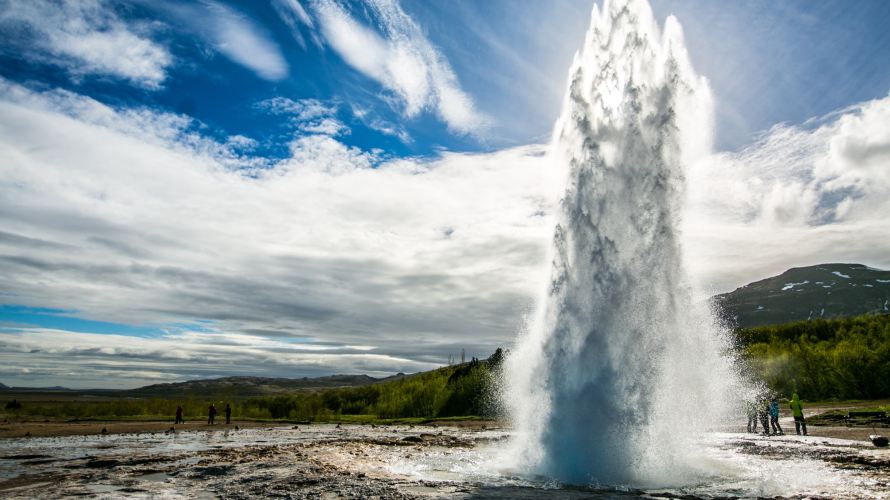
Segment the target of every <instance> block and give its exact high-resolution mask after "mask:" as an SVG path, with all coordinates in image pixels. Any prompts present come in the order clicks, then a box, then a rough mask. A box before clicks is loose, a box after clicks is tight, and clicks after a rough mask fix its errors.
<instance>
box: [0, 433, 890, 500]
mask: <svg viewBox="0 0 890 500" xmlns="http://www.w3.org/2000/svg"><path fill="white" fill-rule="evenodd" d="M168 429H169V425H168ZM509 439H510V431H509V429H505V428H501V427H494V428H492V427H490V426H489V427H488V428H482V427H481V426H477V427H469V426H465V427H462V428H458V427H433V426H426V427H420V426H418V427H416V428H412V427H409V426H397V427H392V426H390V427H381V426H374V427H372V426H352V425H350V426H342V428H337V427H336V426H334V425H330V424H327V425H308V426H287V427H281V426H279V427H252V428H241V429H239V430H235V429H234V428H233V427H231V426H229V427H226V428H223V427H222V426H216V427H215V428H209V427H196V428H192V429H188V426H186V430H177V431H174V432H169V431H167V432H162V431H151V432H131V433H127V432H124V433H119V434H106V435H102V434H94V435H85V436H56V437H28V438H14V439H3V440H2V442H0V498H10V499H13V498H23V499H24V498H28V499H30V498H36V499H54V498H125V499H139V498H170V499H174V498H194V499H216V498H219V499H249V498H257V499H259V498H263V499H266V498H281V499H302V498H311V499H316V498H317V499H333V498H372V499H373V498H376V499H406V498H412V499H413V498H459V499H485V498H528V499H536V498H557V499H574V498H690V499H691V498H758V497H760V498H764V497H766V498H776V497H779V498H890V449H877V448H874V447H872V446H871V445H870V443H866V442H863V441H852V440H847V439H837V438H830V437H797V436H781V437H762V436H755V435H749V434H739V433H724V434H713V435H710V436H708V438H707V439H708V440H709V441H708V443H709V445H708V447H707V449H708V450H709V451H708V452H707V453H706V454H705V455H706V456H702V457H701V460H702V461H703V462H707V463H708V464H709V465H708V468H709V470H712V471H716V472H715V473H714V475H713V477H704V476H703V478H702V479H701V480H700V481H698V482H696V483H695V484H691V485H688V486H686V487H684V488H676V489H671V490H667V489H658V490H636V489H631V488H625V489H614V488H611V489H609V488H604V489H595V488H588V487H581V488H578V487H570V486H566V485H559V484H555V483H553V482H552V481H548V480H547V479H546V478H527V477H520V476H516V475H513V474H511V473H509V472H508V471H503V470H498V469H497V456H498V450H499V449H500V448H501V447H503V446H504V444H505V443H506V442H507V441H509Z"/></svg>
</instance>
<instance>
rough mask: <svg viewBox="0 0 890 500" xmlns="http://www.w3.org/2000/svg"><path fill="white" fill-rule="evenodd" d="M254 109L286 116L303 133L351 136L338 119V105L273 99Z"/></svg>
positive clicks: (279, 98)
mask: <svg viewBox="0 0 890 500" xmlns="http://www.w3.org/2000/svg"><path fill="white" fill-rule="evenodd" d="M253 107H254V109H257V110H259V111H263V112H266V113H269V114H273V115H286V116H289V118H290V123H291V124H292V125H293V126H294V127H295V128H297V129H298V130H300V131H302V132H307V133H310V134H325V135H330V136H337V135H342V134H349V133H350V129H349V127H347V126H346V124H344V123H343V122H341V121H340V120H339V119H338V118H337V106H336V104H332V105H326V104H324V103H322V102H321V101H318V100H316V99H301V100H299V101H294V100H291V99H288V98H286V97H280V96H279V97H273V98H271V99H266V100H264V101H260V102H258V103H256V104H254V106H253Z"/></svg>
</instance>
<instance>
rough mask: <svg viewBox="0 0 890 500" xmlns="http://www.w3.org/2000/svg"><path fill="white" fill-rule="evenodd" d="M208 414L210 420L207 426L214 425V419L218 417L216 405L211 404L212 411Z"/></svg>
mask: <svg viewBox="0 0 890 500" xmlns="http://www.w3.org/2000/svg"><path fill="white" fill-rule="evenodd" d="M208 413H209V414H210V418H208V419H207V425H213V417H215V416H216V405H214V404H212V403H211V404H210V411H209V412H208Z"/></svg>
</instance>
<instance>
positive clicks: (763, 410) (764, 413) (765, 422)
mask: <svg viewBox="0 0 890 500" xmlns="http://www.w3.org/2000/svg"><path fill="white" fill-rule="evenodd" d="M757 414H758V416H759V417H760V425H761V426H763V435H764V436H769V401H767V400H766V396H760V400H759V401H758V402H757Z"/></svg>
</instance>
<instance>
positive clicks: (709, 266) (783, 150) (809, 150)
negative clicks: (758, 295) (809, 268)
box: [686, 97, 890, 288]
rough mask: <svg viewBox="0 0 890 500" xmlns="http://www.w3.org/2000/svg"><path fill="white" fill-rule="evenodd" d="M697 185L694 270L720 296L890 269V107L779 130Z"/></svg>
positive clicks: (703, 166)
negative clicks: (808, 272)
mask: <svg viewBox="0 0 890 500" xmlns="http://www.w3.org/2000/svg"><path fill="white" fill-rule="evenodd" d="M689 185H690V193H689V194H690V205H689V209H688V215H687V224H686V226H687V228H686V232H687V234H688V236H689V239H690V241H689V244H688V246H689V251H690V252H691V254H692V255H693V256H694V258H692V259H691V262H693V263H694V266H695V267H696V268H697V269H698V274H699V275H700V276H703V277H707V278H704V279H706V280H707V281H711V282H713V283H715V284H716V286H717V287H718V288H729V287H736V286H740V285H743V284H745V283H747V282H749V281H751V280H753V279H759V278H764V277H768V276H771V275H774V274H778V273H781V272H783V271H785V270H786V269H787V268H789V267H792V266H802V265H810V264H819V263H825V262H856V263H862V264H868V265H872V266H874V267H883V268H890V258H888V255H890V222H888V218H887V217H886V216H885V214H886V213H887V212H888V210H890V97H887V98H884V99H877V100H874V101H869V102H866V103H862V104H859V105H856V106H853V107H851V108H848V109H845V110H842V111H840V112H837V113H832V114H830V115H828V116H826V117H823V118H820V119H818V120H812V121H811V122H810V123H807V124H805V126H801V127H798V126H789V125H784V124H780V125H776V126H774V127H773V128H771V129H770V130H768V131H766V132H765V133H763V134H762V135H761V136H760V138H759V139H758V140H757V141H755V142H754V143H753V144H751V145H750V146H748V147H746V148H743V149H741V150H739V151H737V152H734V153H721V154H717V155H713V156H711V157H709V158H707V159H706V160H704V161H702V162H700V163H698V164H697V165H695V167H694V168H693V169H692V170H691V172H690V176H689Z"/></svg>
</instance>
